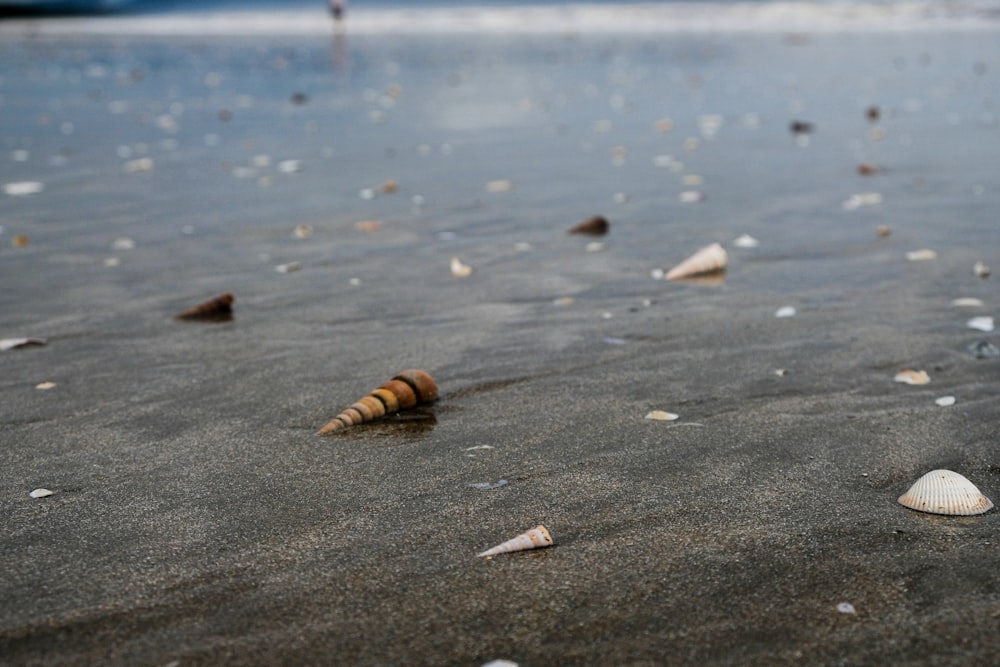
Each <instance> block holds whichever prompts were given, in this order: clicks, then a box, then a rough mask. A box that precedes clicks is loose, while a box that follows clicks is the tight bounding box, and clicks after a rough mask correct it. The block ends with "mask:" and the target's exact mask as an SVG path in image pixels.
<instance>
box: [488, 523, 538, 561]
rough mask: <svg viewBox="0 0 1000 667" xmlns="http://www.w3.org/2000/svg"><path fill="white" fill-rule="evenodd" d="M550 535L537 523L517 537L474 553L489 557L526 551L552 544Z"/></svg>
mask: <svg viewBox="0 0 1000 667" xmlns="http://www.w3.org/2000/svg"><path fill="white" fill-rule="evenodd" d="M552 544H553V542H552V535H550V534H549V529H548V528H546V527H545V526H543V525H542V524H538V525H537V526H535V527H534V528H532V529H531V530H528V531H525V532H523V533H521V534H520V535H518V536H517V537H514V538H511V539H509V540H507V541H506V542H503V543H502V544H498V545H496V546H495V547H493V548H492V549H487V550H486V551H484V552H482V553H479V554H476V557H477V558H489V557H491V556H496V555H498V554H506V553H510V552H512V551H527V550H528V549H541V548H542V547H550V546H552Z"/></svg>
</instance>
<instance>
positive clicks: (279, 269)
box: [274, 262, 302, 273]
mask: <svg viewBox="0 0 1000 667" xmlns="http://www.w3.org/2000/svg"><path fill="white" fill-rule="evenodd" d="M301 270H302V263H301V262H289V263H288V264H278V265H277V266H276V267H274V271H275V272H276V273H294V272H295V271H301Z"/></svg>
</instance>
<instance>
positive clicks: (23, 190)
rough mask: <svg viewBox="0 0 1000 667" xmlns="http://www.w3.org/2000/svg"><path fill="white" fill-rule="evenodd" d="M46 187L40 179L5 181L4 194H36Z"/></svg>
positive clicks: (15, 195)
mask: <svg viewBox="0 0 1000 667" xmlns="http://www.w3.org/2000/svg"><path fill="white" fill-rule="evenodd" d="M44 189H45V185H44V184H43V183H40V182H38V181H17V182H14V183H5V184H4V186H3V191H4V194H8V195H10V196H11V197H23V196H25V195H34V194H38V193H39V192H41V191H42V190H44Z"/></svg>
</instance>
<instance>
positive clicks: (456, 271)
mask: <svg viewBox="0 0 1000 667" xmlns="http://www.w3.org/2000/svg"><path fill="white" fill-rule="evenodd" d="M471 274H472V267H471V266H469V265H468V264H462V261H461V260H460V259H459V258H458V257H452V258H451V275H453V276H455V277H456V278H465V277H466V276H468V275H471Z"/></svg>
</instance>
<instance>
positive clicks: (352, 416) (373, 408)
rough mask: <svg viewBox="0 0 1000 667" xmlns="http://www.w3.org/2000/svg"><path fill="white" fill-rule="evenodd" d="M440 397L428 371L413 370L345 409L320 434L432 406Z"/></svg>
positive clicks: (407, 371)
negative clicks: (400, 412) (412, 409)
mask: <svg viewBox="0 0 1000 667" xmlns="http://www.w3.org/2000/svg"><path fill="white" fill-rule="evenodd" d="M437 397H438V387H437V383H436V382H434V378H432V377H431V376H430V374H428V373H427V372H426V371H422V370H420V369H417V368H410V369H407V370H405V371H403V372H402V373H399V374H398V375H396V376H395V377H393V378H392V379H391V380H389V381H388V382H386V383H385V384H383V385H382V386H381V387H379V388H378V389H375V390H374V391H372V392H369V393H368V395H366V396H362V397H361V398H359V399H358V400H357V401H356V402H354V403H353V404H352V405H351V406H350V407H348V408H345V409H344V410H343V412H341V413H340V414H339V415H337V416H336V417H334V418H333V419H332V420H331V421H330V422H329V423H327V424H326V425H325V426H324V427H323V428H322V429H320V431H319V435H327V434H329V433H332V432H334V431H337V430H340V429H341V428H344V427H345V426H354V425H355V424H362V423H364V422H370V421H373V420H375V419H378V418H379V417H382V416H384V415H388V414H393V413H395V412H397V411H399V410H406V409H409V408H412V407H414V406H416V405H419V404H421V403H430V402H432V401H434V400H436V399H437Z"/></svg>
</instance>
